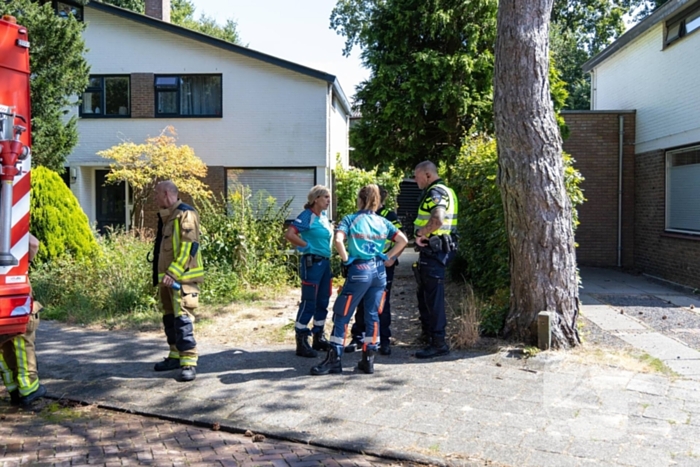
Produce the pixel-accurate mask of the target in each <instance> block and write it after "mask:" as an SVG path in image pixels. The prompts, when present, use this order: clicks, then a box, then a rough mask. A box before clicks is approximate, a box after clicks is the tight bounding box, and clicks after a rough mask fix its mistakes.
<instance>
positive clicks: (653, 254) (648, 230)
mask: <svg viewBox="0 0 700 467" xmlns="http://www.w3.org/2000/svg"><path fill="white" fill-rule="evenodd" d="M665 157H666V156H665V152H664V151H663V150H658V151H651V152H647V153H644V154H637V161H636V169H635V170H636V174H637V181H636V184H637V189H636V192H637V199H636V203H635V210H636V214H635V216H636V219H637V226H636V231H635V245H636V247H637V250H636V256H635V264H636V266H637V267H638V268H639V270H641V271H642V272H644V273H646V274H650V275H652V276H656V277H661V278H664V279H666V280H669V281H673V282H676V283H678V284H683V285H687V286H689V287H694V288H700V241H699V240H698V239H697V238H691V237H683V236H682V235H675V236H674V235H673V234H665V233H664V230H665V228H666V205H665V200H666V170H665Z"/></svg>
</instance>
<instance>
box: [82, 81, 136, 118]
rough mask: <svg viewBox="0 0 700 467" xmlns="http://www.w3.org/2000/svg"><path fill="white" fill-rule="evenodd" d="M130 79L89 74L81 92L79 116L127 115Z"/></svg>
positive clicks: (128, 111)
mask: <svg viewBox="0 0 700 467" xmlns="http://www.w3.org/2000/svg"><path fill="white" fill-rule="evenodd" d="M129 88H130V80H129V77H128V76H94V75H93V76H90V83H89V84H88V88H87V89H86V90H85V92H84V93H83V103H82V104H81V106H80V116H81V117H89V118H95V117H122V118H124V117H129V116H131V108H130V105H129V104H130V102H131V100H130V93H129Z"/></svg>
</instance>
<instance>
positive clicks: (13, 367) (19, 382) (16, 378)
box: [0, 234, 46, 406]
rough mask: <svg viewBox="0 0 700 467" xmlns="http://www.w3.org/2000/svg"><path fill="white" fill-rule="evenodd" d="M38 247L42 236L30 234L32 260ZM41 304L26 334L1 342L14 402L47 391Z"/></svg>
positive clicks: (25, 402)
mask: <svg viewBox="0 0 700 467" xmlns="http://www.w3.org/2000/svg"><path fill="white" fill-rule="evenodd" d="M38 251H39V240H37V238H36V237H35V236H34V235H32V234H29V261H30V262H31V261H32V259H34V256H36V254H37V252H38ZM41 308H42V307H41V304H39V302H34V301H33V305H32V312H31V315H30V317H29V322H28V323H27V330H26V331H25V333H24V334H20V335H19V336H15V337H13V338H12V339H11V340H8V341H7V342H5V343H4V344H2V352H0V373H2V380H3V382H4V383H5V387H6V388H7V391H8V392H9V393H10V403H11V404H12V405H22V406H29V405H30V404H32V402H34V401H36V400H37V399H39V398H41V397H43V396H44V395H46V388H45V387H44V385H43V384H41V383H40V382H39V373H38V371H37V364H36V347H35V346H34V342H35V339H36V330H37V328H38V327H39V311H41Z"/></svg>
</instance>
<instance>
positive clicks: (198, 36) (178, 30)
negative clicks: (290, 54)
mask: <svg viewBox="0 0 700 467" xmlns="http://www.w3.org/2000/svg"><path fill="white" fill-rule="evenodd" d="M86 6H87V7H90V8H94V9H96V10H99V11H103V12H105V13H109V14H112V15H116V16H121V17H122V18H126V19H128V20H131V21H135V22H137V23H141V24H145V25H146V26H150V27H154V28H157V29H160V30H162V31H167V32H170V33H173V34H177V35H179V36H182V37H186V38H188V39H192V40H195V41H199V42H203V43H205V44H208V45H211V46H214V47H219V48H221V49H224V50H228V51H229V52H234V53H238V54H241V55H243V56H245V57H248V58H253V59H256V60H260V61H262V62H265V63H269V64H270V65H275V66H279V67H281V68H285V69H287V70H291V71H294V72H297V73H301V74H302V75H306V76H310V77H312V78H316V79H320V80H323V81H326V82H327V83H329V84H331V85H333V89H335V91H336V93H337V94H338V96H339V97H340V98H341V99H340V100H341V102H342V103H343V107H346V109H345V110H346V111H347V112H348V113H351V111H350V105H349V104H348V100H347V97H345V93H344V92H343V89H342V88H341V87H340V83H339V82H338V79H337V78H336V77H335V75H331V74H330V73H326V72H324V71H319V70H314V69H313V68H309V67H306V66H304V65H299V64H298V63H294V62H290V61H287V60H283V59H281V58H277V57H273V56H272V55H267V54H264V53H262V52H258V51H255V50H253V49H249V48H248V47H243V46H240V45H236V44H233V43H231V42H227V41H225V40H222V39H217V38H216V37H212V36H208V35H206V34H202V33H200V32H197V31H193V30H191V29H187V28H183V27H182V26H178V25H176V24H172V23H168V22H167V21H161V20H159V19H156V18H151V17H150V16H146V15H142V14H140V13H135V12H133V11H131V10H126V9H124V8H119V7H117V6H114V5H109V4H107V3H101V2H98V1H91V2H90V3H88V4H87V5H86Z"/></svg>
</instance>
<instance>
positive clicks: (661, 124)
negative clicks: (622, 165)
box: [591, 23, 700, 154]
mask: <svg viewBox="0 0 700 467" xmlns="http://www.w3.org/2000/svg"><path fill="white" fill-rule="evenodd" d="M663 34H664V25H663V23H660V24H657V25H656V26H655V27H653V28H651V29H650V30H649V31H647V32H646V33H644V34H643V35H641V36H640V37H638V38H636V39H635V40H633V41H632V42H631V43H629V44H628V45H627V46H626V47H624V48H622V49H621V50H620V51H618V52H617V53H615V54H614V55H612V56H611V57H609V58H608V59H607V60H605V61H603V62H602V63H600V64H599V65H597V66H596V67H595V68H594V69H593V76H592V87H593V90H592V96H591V97H592V100H591V108H592V110H636V111H637V116H636V121H637V128H636V134H637V141H636V148H635V152H636V153H637V154H641V153H645V152H648V151H653V150H657V149H664V148H670V147H675V146H682V145H685V144H691V143H695V142H698V141H700V92H698V90H697V82H698V75H700V33H694V34H690V35H688V36H687V37H685V38H683V39H681V40H678V41H677V42H675V43H674V44H672V45H671V46H670V47H667V48H666V49H664V48H663Z"/></svg>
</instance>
